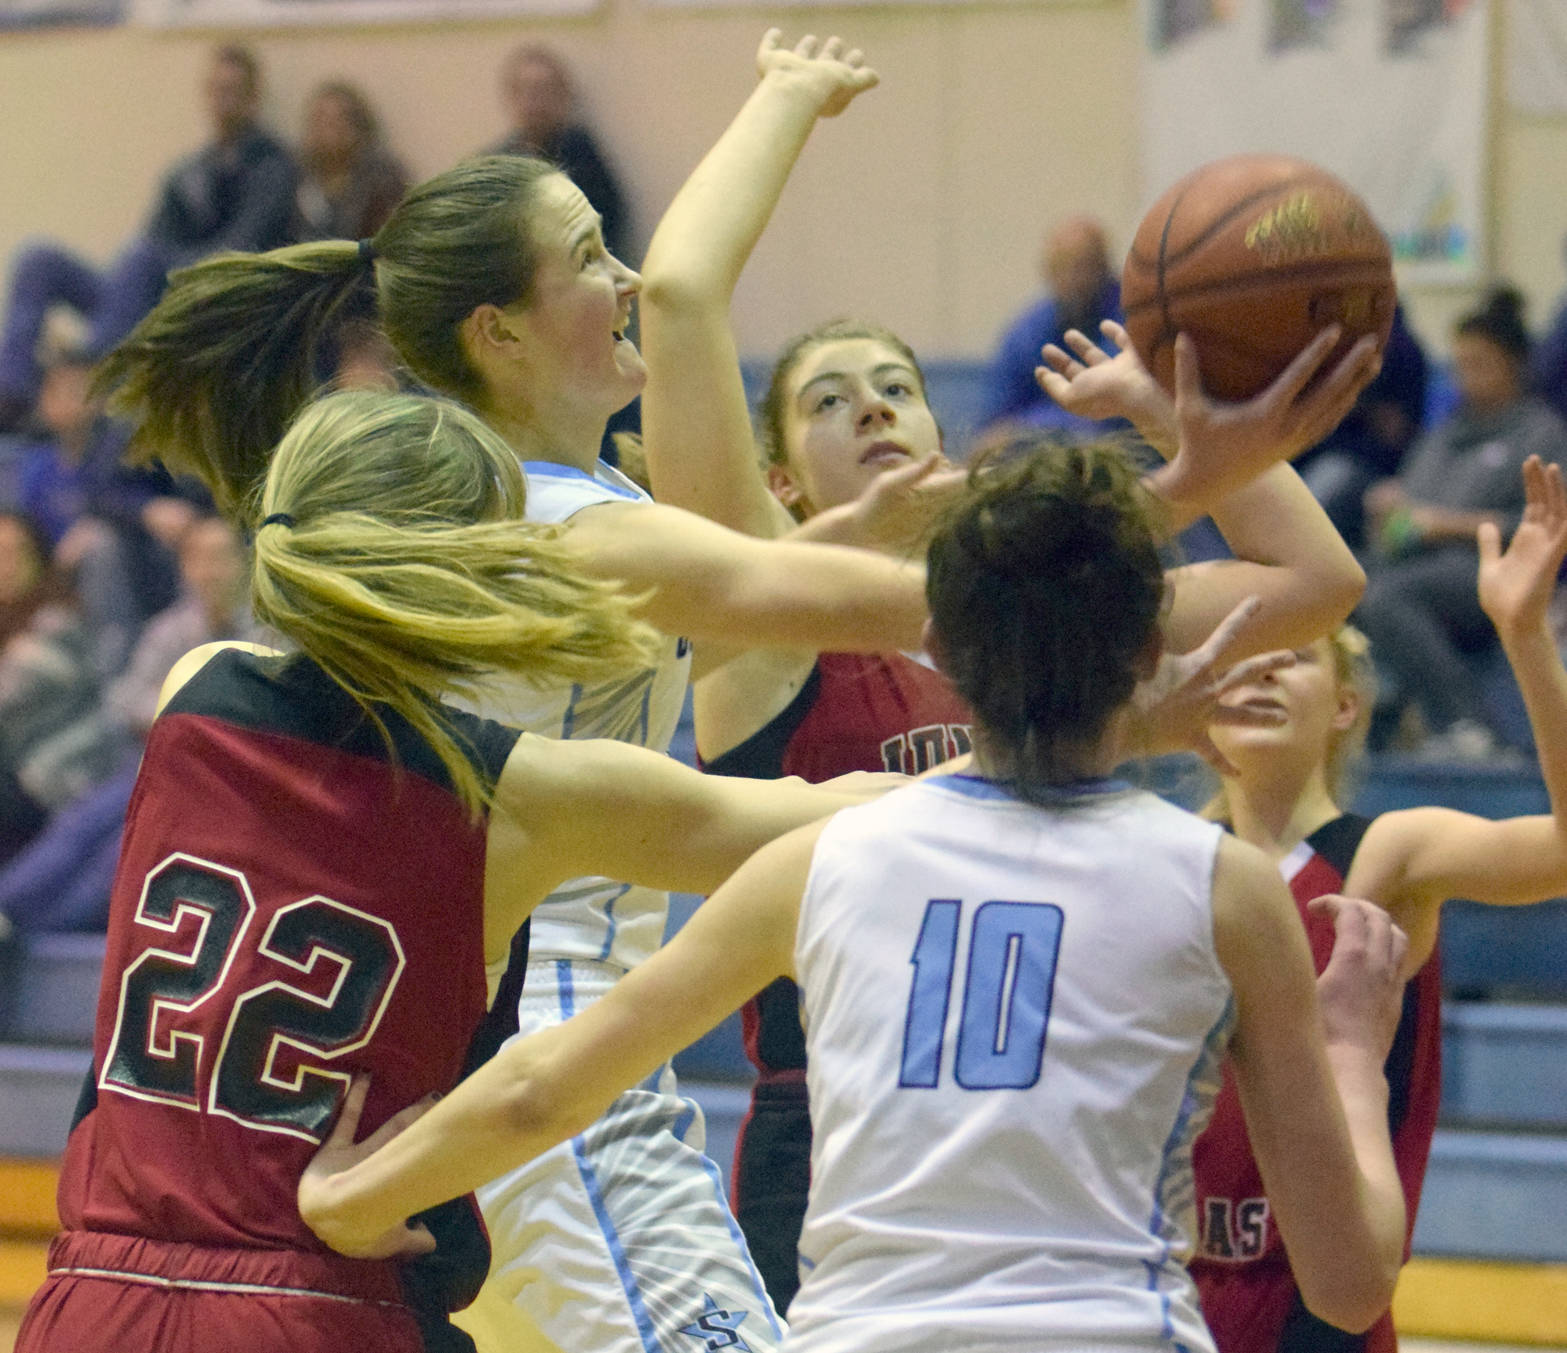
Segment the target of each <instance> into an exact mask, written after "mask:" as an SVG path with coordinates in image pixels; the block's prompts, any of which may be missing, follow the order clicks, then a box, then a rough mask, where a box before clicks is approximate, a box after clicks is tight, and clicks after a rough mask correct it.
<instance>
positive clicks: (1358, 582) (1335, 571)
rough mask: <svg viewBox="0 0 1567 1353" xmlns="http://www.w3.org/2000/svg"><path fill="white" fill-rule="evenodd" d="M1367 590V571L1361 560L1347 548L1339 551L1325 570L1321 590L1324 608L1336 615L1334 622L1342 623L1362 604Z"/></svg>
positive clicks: (1321, 601) (1320, 595)
mask: <svg viewBox="0 0 1567 1353" xmlns="http://www.w3.org/2000/svg"><path fill="white" fill-rule="evenodd" d="M1365 590H1366V571H1365V569H1363V568H1362V567H1361V566H1360V562H1359V560H1357V559H1356V558H1355V556H1354V555H1353V554H1351V553H1350V552H1349V550H1348V549H1347V548H1345V549H1343V550H1340V551H1338V552H1337V553H1336V554H1335V556H1334V558H1333V560H1332V562H1331V563H1330V564H1328V565H1327V566H1326V567H1325V568H1324V570H1323V576H1322V578H1321V591H1320V592H1319V597H1320V604H1321V605H1322V607H1323V609H1324V610H1331V611H1332V613H1333V615H1334V616H1335V617H1336V619H1335V620H1334V623H1335V624H1341V623H1342V622H1343V621H1345V620H1347V619H1348V618H1349V613H1350V612H1351V611H1353V610H1354V609H1355V607H1357V606H1358V605H1360V598H1361V596H1362V595H1363V594H1364V592H1365Z"/></svg>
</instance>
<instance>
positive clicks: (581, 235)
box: [569, 212, 604, 253]
mask: <svg viewBox="0 0 1567 1353" xmlns="http://www.w3.org/2000/svg"><path fill="white" fill-rule="evenodd" d="M603 229H604V218H603V217H602V216H600V215H599V214H598V213H597V212H594V213H593V215H592V216H591V217H590V218H589V219H588V220H587V222H586V223H584V225H583V227H582V229H581V230H579V231H577V233H576V234H575V235H573V236H572V237H571V244H570V246H569V247H570V250H571V252H572V253H576V252H577V250H578V248H580V247H581V245H582V244H583V242H584V241H585V240H589V239H591V238H592V237H593V235H594V233H595V232H598V233H602V232H603Z"/></svg>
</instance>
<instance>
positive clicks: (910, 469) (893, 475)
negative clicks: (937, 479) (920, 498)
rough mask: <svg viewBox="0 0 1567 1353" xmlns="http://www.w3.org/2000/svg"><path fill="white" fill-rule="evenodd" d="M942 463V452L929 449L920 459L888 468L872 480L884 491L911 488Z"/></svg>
mask: <svg viewBox="0 0 1567 1353" xmlns="http://www.w3.org/2000/svg"><path fill="white" fill-rule="evenodd" d="M940 464H941V452H939V451H929V452H927V453H926V454H925V455H923V456H921V457H920V458H919V459H918V460H911V461H910V462H909V463H908V464H907V465H900V466H898V467H897V468H896V469H893V470H887V471H885V472H884V473H882V474H880V475H878V476H877V477H876V478H875V479H874V480H872V481H871V482H872V483H873V484H874V485H875V487H876V488H877V489H878V490H880V491H883V492H886V491H889V490H891V491H897V490H901V489H906V488H911V487H912V486H913V485H915V484H918V483H919V482H920V480H922V479H924V478H926V477H927V476H928V475H929V474H930V473H931V471H933V470H934V469H935V468H936V467H937V466H938V465H940Z"/></svg>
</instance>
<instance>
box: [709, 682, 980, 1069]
mask: <svg viewBox="0 0 1567 1353" xmlns="http://www.w3.org/2000/svg"><path fill="white" fill-rule="evenodd" d="M972 718H973V716H972V715H971V714H970V713H969V709H968V706H967V705H965V704H964V703H963V701H962V700H961V699H960V698H959V697H958V694H957V692H956V691H954V690H953V689H952V683H951V682H949V681H948V680H947V679H946V677H944V676H942V675H941V673H940V672H938V671H936V670H935V669H934V668H932V667H927V666H926V665H925V664H924V663H922V662H917V661H916V660H915V659H913V658H909V657H905V656H904V655H903V654H901V653H890V654H888V653H869V654H866V653H822V654H820V655H819V656H818V657H817V659H816V666H815V667H814V668H813V669H812V671H811V675H810V676H809V677H808V678H807V680H806V682H805V685H804V686H802V687H801V688H800V693H799V694H798V695H797V696H795V698H794V699H793V700H792V701H790V703H789V705H788V707H787V708H786V709H784V711H783V712H782V713H781V714H779V715H778V716H777V718H775V719H773V721H772V722H771V723H769V724H768V725H767V726H766V727H765V728H763V729H762V730H761V731H760V732H757V733H754V734H752V735H751V737H749V738H747V739H746V740H745V741H744V742H742V743H741V744H740V745H739V746H738V747H735V748H733V749H731V750H730V751H727V752H725V753H724V754H723V755H722V756H719V757H715V758H714V759H713V760H712V761H709V762H706V763H705V764H704V765H703V769H704V770H706V771H708V772H709V773H710V774H713V775H746V776H750V777H752V778H754V779H759V780H776V779H779V778H780V777H782V776H785V775H798V776H799V777H800V778H801V779H803V780H809V781H810V782H811V783H812V784H817V783H820V782H821V781H823V780H830V779H832V778H833V777H834V776H835V775H847V774H848V773H849V772H851V771H857V770H868V771H901V772H902V773H903V774H905V775H918V774H920V773H921V772H922V771H927V770H929V769H930V768H931V767H932V766H939V765H940V764H941V763H942V762H943V761H950V760H951V759H952V758H953V757H955V756H960V755H962V754H963V753H964V752H967V751H968V750H969V747H970V742H969V727H970V720H971V719H972ZM741 1023H742V1026H743V1028H744V1032H745V1046H746V1052H747V1053H748V1054H749V1056H750V1058H751V1060H752V1062H754V1063H755V1064H756V1067H757V1069H758V1070H759V1071H760V1072H761V1073H762V1076H763V1078H764V1079H767V1078H769V1077H771V1076H773V1075H775V1074H776V1073H778V1072H785V1073H789V1078H790V1079H794V1078H798V1079H799V1080H800V1081H801V1082H802V1086H803V1082H804V1069H805V1038H804V1035H803V1034H802V1032H801V1029H800V1005H799V990H798V988H797V987H796V986H795V985H794V983H793V982H791V981H789V980H788V979H787V978H780V979H779V980H778V981H776V982H774V983H773V984H772V985H771V986H769V987H768V988H767V989H766V990H765V991H763V992H762V993H761V994H760V995H759V996H758V997H757V998H756V999H755V1000H753V1001H750V1002H748V1003H747V1004H746V1006H745V1008H744V1010H743V1011H742V1012H741Z"/></svg>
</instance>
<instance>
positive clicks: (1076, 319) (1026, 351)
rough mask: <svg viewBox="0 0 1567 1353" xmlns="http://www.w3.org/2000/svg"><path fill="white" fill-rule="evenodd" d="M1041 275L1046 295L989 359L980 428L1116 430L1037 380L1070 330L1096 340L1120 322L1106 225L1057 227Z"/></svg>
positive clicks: (1086, 221)
mask: <svg viewBox="0 0 1567 1353" xmlns="http://www.w3.org/2000/svg"><path fill="white" fill-rule="evenodd" d="M1040 275H1041V276H1042V278H1043V279H1044V283H1045V287H1046V291H1047V294H1046V295H1045V296H1042V297H1041V298H1040V299H1039V300H1038V301H1036V302H1035V303H1034V304H1033V305H1031V306H1030V307H1029V308H1028V309H1027V310H1025V311H1024V312H1023V313H1022V314H1021V315H1019V316H1018V317H1017V319H1015V320H1014V321H1013V322H1012V325H1011V327H1010V328H1009V329H1008V330H1007V331H1006V333H1005V334H1004V335H1003V336H1002V339H1001V343H1000V346H999V347H998V348H997V349H996V355H995V357H994V358H993V359H992V361H991V364H990V376H989V389H988V391H987V393H986V402H985V413H984V417H983V419H982V420H981V422H982V425H984V426H990V425H994V424H998V423H1024V424H1027V425H1029V426H1031V427H1048V428H1058V429H1060V430H1062V431H1066V432H1070V433H1073V434H1074V435H1076V434H1081V435H1085V436H1093V435H1095V434H1097V433H1099V432H1102V431H1104V430H1105V429H1106V428H1109V427H1112V426H1120V424H1111V423H1101V422H1094V421H1092V420H1090V419H1087V418H1081V417H1078V416H1077V415H1075V414H1070V413H1067V412H1066V411H1065V410H1064V409H1062V408H1061V407H1060V406H1059V405H1058V404H1056V402H1055V401H1054V400H1052V399H1051V398H1050V397H1049V396H1048V395H1046V394H1045V393H1044V391H1042V390H1041V389H1040V388H1039V383H1038V382H1037V381H1036V380H1035V379H1034V372H1035V370H1037V369H1038V367H1039V366H1040V357H1039V350H1040V349H1041V348H1042V347H1044V345H1045V344H1046V343H1055V344H1057V345H1059V344H1060V343H1061V339H1062V335H1063V334H1065V333H1066V331H1067V330H1068V329H1080V330H1082V332H1083V333H1085V334H1086V335H1087V336H1088V337H1089V338H1090V339H1092V340H1093V341H1094V342H1095V343H1098V342H1099V341H1100V335H1099V322H1100V321H1101V320H1106V319H1113V320H1119V319H1120V318H1121V287H1120V283H1119V282H1118V281H1117V280H1116V277H1115V274H1114V273H1113V272H1112V271H1111V270H1110V251H1109V246H1108V245H1107V244H1106V242H1105V232H1104V227H1103V226H1102V225H1100V223H1099V222H1098V221H1096V220H1094V219H1093V218H1092V217H1091V216H1074V217H1071V218H1070V219H1069V220H1066V221H1063V222H1061V224H1060V225H1058V226H1056V227H1055V228H1054V229H1053V230H1051V231H1050V233H1049V234H1048V235H1046V236H1045V243H1044V249H1043V250H1042V251H1041V254H1040Z"/></svg>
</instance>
